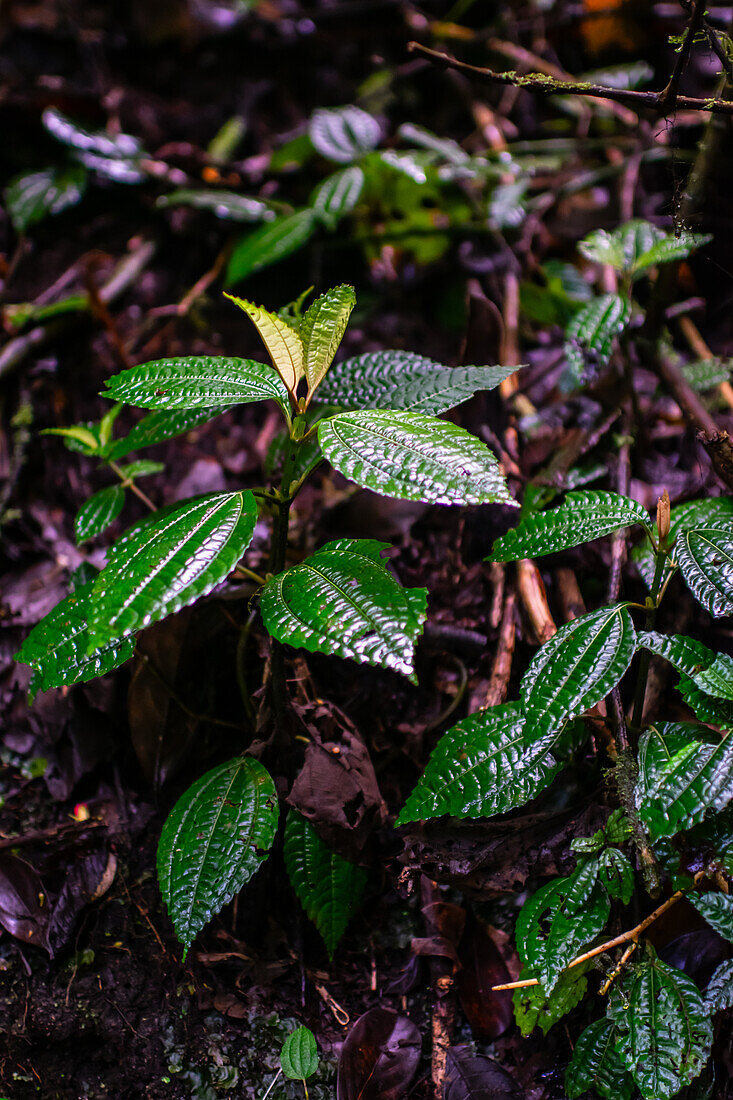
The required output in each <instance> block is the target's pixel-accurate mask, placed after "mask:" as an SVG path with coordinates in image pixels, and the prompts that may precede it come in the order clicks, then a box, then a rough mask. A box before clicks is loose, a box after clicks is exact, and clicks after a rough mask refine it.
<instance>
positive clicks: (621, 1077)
mask: <svg viewBox="0 0 733 1100" xmlns="http://www.w3.org/2000/svg"><path fill="white" fill-rule="evenodd" d="M617 1038H618V1031H617V1028H616V1025H615V1024H614V1023H613V1022H612V1021H611V1020H605V1019H601V1020H594V1022H593V1023H592V1024H590V1026H589V1027H587V1028H586V1029H585V1031H583V1032H582V1033H581V1034H580V1035H579V1036H578V1039H577V1042H576V1044H575V1047H574V1048H573V1056H572V1058H571V1059H570V1065H569V1066H568V1068H567V1070H566V1072H565V1091H566V1092H567V1094H568V1097H569V1098H570V1100H575V1098H576V1097H578V1096H582V1094H583V1093H584V1092H587V1091H588V1090H589V1089H593V1090H594V1091H595V1092H597V1093H598V1095H599V1096H602V1097H604V1100H631V1097H632V1096H633V1093H634V1082H633V1079H632V1077H631V1075H630V1074H629V1072H628V1070H627V1069H626V1067H625V1066H624V1064H623V1062H622V1061H621V1059H620V1058H619V1056H618V1054H617V1053H616V1049H615V1046H616V1042H617Z"/></svg>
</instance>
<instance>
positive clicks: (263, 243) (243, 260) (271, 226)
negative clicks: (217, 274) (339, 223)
mask: <svg viewBox="0 0 733 1100" xmlns="http://www.w3.org/2000/svg"><path fill="white" fill-rule="evenodd" d="M317 228H318V218H317V217H316V215H315V213H314V211H313V210H311V209H310V208H309V207H306V208H305V209H304V210H296V211H295V213H294V214H286V215H283V216H282V217H279V218H276V219H275V221H272V222H268V223H267V224H266V225H263V226H261V227H260V228H259V229H255V230H254V232H252V233H248V234H247V236H246V237H241V238H240V239H239V241H238V242H237V244H235V246H234V249H233V251H232V254H231V256H230V257H229V263H228V264H227V270H226V276H225V285H226V286H235V285H236V284H237V283H241V281H242V280H243V279H246V278H247V276H248V275H253V274H254V273H255V272H256V271H262V269H263V268H265V267H270V266H271V264H276V263H278V261H280V260H284V259H285V257H286V256H289V255H290V254H291V253H293V252H296V251H297V250H298V249H299V248H302V246H303V245H304V244H305V243H306V241H308V240H310V238H311V237H312V236H313V234H314V233H315V231H316V229H317Z"/></svg>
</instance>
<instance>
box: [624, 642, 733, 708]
mask: <svg viewBox="0 0 733 1100" xmlns="http://www.w3.org/2000/svg"><path fill="white" fill-rule="evenodd" d="M637 644H638V645H639V646H643V647H644V648H645V649H649V650H651V652H652V653H656V654H657V655H658V656H660V657H664V659H665V660H667V661H669V663H670V664H671V665H674V667H675V668H676V669H677V670H678V671H679V672H682V673H684V675H685V677H686V678H687V679H689V680H691V681H692V682H693V683H694V684H695V685H696V686H697V687H698V688H699V689H700V690H701V691H703V692H705V693H706V694H707V695H714V696H717V697H718V698H719V699H729V700H733V657H729V656H728V654H727V653H715V652H714V650H712V649H708V647H707V646H706V645H703V643H702V642H698V641H696V640H695V638H688V637H686V635H684V634H658V633H656V632H655V631H644V630H642V631H640V632H639V634H638V635H637Z"/></svg>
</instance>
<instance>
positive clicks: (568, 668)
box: [521, 604, 636, 740]
mask: <svg viewBox="0 0 733 1100" xmlns="http://www.w3.org/2000/svg"><path fill="white" fill-rule="evenodd" d="M635 650H636V631H635V630H634V624H633V622H632V620H631V615H630V614H629V611H628V608H626V607H625V606H624V605H623V604H614V605H613V606H612V607H602V608H600V610H598V611H591V612H589V613H588V614H587V615H581V616H580V617H579V618H578V619H573V620H572V621H571V622H569V623H565V625H564V626H561V627H560V629H559V630H558V632H557V633H556V634H554V635H553V636H552V638H550V640H549V641H547V642H545V644H544V645H543V646H542V648H541V649H540V650H539V651H538V652H537V653H536V654H535V656H534V657H533V659H532V661H531V662H530V665H529V668H528V669H527V671H526V672H525V674H524V677H523V678H522V686H521V692H522V701H523V705H524V713H525V716H526V719H527V721H526V724H525V736H526V737H527V738H528V739H529V740H534V739H535V738H539V739H542V738H543V737H544V736H545V735H546V734H548V733H550V732H552V731H558V732H559V729H560V727H561V726H562V725H563V723H564V722H566V721H567V720H568V719H569V718H575V717H576V716H577V715H579V714H582V712H583V711H584V710H587V709H588V708H589V707H592V706H595V704H596V703H599V702H600V701H601V699H603V698H605V696H606V695H608V693H609V692H610V691H612V690H613V688H615V687H616V685H617V684H618V682H619V681H620V679H621V677H622V676H623V675H624V673H625V672H626V670H627V668H628V667H629V665H630V664H631V660H632V658H633V656H634V652H635Z"/></svg>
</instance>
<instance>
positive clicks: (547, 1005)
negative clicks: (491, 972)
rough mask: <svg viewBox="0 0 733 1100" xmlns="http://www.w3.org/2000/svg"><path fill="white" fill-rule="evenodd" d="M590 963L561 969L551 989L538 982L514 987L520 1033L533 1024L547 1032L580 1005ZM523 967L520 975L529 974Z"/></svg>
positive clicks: (516, 1015) (523, 976)
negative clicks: (549, 990)
mask: <svg viewBox="0 0 733 1100" xmlns="http://www.w3.org/2000/svg"><path fill="white" fill-rule="evenodd" d="M589 967H590V964H589V963H581V965H580V966H574V967H573V968H572V970H564V971H563V972H562V974H560V976H559V977H558V979H557V981H556V982H555V985H554V986H553V989H552V992H551V993H546V992H545V990H544V989H543V988H542V986H541V985H530V986H524V987H523V988H521V989H515V990H514V997H513V1001H514V1016H515V1018H516V1021H517V1024H518V1026H519V1030H520V1031H521V1033H522V1035H525V1036H526V1035H529V1034H531V1032H533V1031H534V1029H535V1028H536V1027H539V1028H541V1029H542V1034H543V1035H547V1033H548V1031H549V1030H550V1028H551V1027H553V1026H554V1025H555V1024H556V1023H557V1022H558V1020H561V1019H562V1018H563V1016H567V1014H568V1012H572V1010H573V1009H574V1008H575V1007H576V1005H579V1004H580V1002H581V1001H582V1000H583V997H584V996H585V994H586V991H587V989H588V969H589ZM528 973H529V972H528V971H527V970H526V968H524V969H523V970H522V973H521V975H520V977H522V978H526V977H527V976H528Z"/></svg>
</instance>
